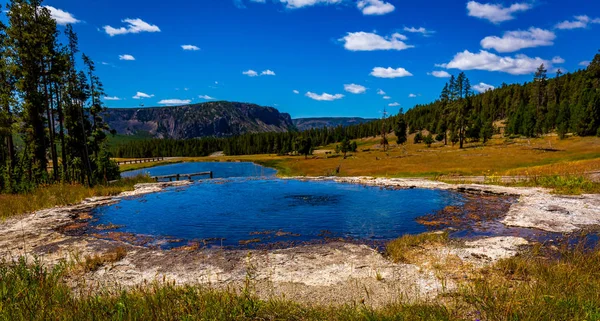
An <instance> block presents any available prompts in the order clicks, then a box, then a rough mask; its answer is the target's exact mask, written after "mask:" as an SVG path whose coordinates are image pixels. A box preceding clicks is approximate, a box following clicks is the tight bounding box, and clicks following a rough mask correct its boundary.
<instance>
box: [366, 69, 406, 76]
mask: <svg viewBox="0 0 600 321" xmlns="http://www.w3.org/2000/svg"><path fill="white" fill-rule="evenodd" d="M371 76H373V77H377V78H400V77H409V76H412V74H411V73H410V72H408V71H407V70H406V69H404V68H396V69H394V68H392V67H388V68H383V67H375V68H373V71H372V72H371Z"/></svg>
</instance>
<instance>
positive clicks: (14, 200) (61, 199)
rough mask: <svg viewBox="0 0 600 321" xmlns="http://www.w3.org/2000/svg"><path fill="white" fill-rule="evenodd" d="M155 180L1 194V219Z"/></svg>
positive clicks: (113, 192)
mask: <svg viewBox="0 0 600 321" xmlns="http://www.w3.org/2000/svg"><path fill="white" fill-rule="evenodd" d="M150 182H153V181H152V180H151V179H150V178H149V177H147V176H138V177H133V178H124V179H121V180H120V181H118V182H116V183H114V184H110V185H97V186H94V187H91V188H90V187H86V186H83V185H80V184H53V185H46V186H40V187H38V188H36V189H35V190H34V191H33V192H31V193H26V194H0V220H2V219H6V218H8V217H11V216H14V215H19V214H25V213H30V212H33V211H36V210H40V209H44V208H50V207H54V206H63V205H70V204H76V203H79V202H81V201H82V200H84V199H86V198H88V197H93V196H112V195H117V194H119V193H121V192H124V191H129V190H132V189H133V186H134V185H135V184H138V183H150Z"/></svg>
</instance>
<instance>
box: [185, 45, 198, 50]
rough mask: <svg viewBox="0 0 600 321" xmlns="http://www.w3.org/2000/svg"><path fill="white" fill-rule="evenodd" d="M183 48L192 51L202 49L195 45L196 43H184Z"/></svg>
mask: <svg viewBox="0 0 600 321" xmlns="http://www.w3.org/2000/svg"><path fill="white" fill-rule="evenodd" d="M181 48H182V49H183V50H190V51H198V50H200V48H199V47H197V46H194V45H182V46H181Z"/></svg>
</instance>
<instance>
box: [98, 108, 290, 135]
mask: <svg viewBox="0 0 600 321" xmlns="http://www.w3.org/2000/svg"><path fill="white" fill-rule="evenodd" d="M104 119H105V120H106V122H107V123H108V125H109V126H110V128H111V129H114V130H116V131H117V133H118V134H121V135H137V134H140V133H142V134H144V135H149V136H151V137H155V138H174V139H184V138H197V137H206V136H213V137H228V136H235V135H241V134H245V133H262V132H286V131H289V130H295V127H294V124H293V122H292V118H291V117H290V115H289V114H287V113H280V112H279V111H278V110H277V109H275V108H273V107H262V106H259V105H256V104H248V103H239V102H227V101H218V102H207V103H202V104H193V105H185V106H176V107H144V108H109V109H108V110H107V111H106V112H105V114H104Z"/></svg>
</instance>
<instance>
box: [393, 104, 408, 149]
mask: <svg viewBox="0 0 600 321" xmlns="http://www.w3.org/2000/svg"><path fill="white" fill-rule="evenodd" d="M406 129H407V128H406V121H405V120H404V110H402V109H400V113H398V116H397V117H396V128H394V132H395V133H396V143H397V144H398V145H403V144H404V143H406V140H407V137H406Z"/></svg>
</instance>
